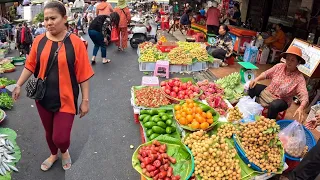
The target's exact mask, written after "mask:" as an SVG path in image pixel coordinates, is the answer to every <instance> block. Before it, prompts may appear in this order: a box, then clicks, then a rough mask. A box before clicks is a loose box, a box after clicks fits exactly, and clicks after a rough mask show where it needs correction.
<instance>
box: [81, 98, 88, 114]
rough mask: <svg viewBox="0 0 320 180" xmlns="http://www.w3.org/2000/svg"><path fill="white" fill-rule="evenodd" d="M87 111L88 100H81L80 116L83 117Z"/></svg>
mask: <svg viewBox="0 0 320 180" xmlns="http://www.w3.org/2000/svg"><path fill="white" fill-rule="evenodd" d="M88 112H89V101H87V100H82V102H81V105H80V118H82V117H84V116H85V115H86V114H88Z"/></svg>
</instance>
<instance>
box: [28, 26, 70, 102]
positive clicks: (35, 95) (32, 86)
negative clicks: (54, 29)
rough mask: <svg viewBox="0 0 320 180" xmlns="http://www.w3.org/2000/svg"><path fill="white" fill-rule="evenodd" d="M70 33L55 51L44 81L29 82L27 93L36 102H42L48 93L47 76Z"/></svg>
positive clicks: (31, 80)
mask: <svg viewBox="0 0 320 180" xmlns="http://www.w3.org/2000/svg"><path fill="white" fill-rule="evenodd" d="M70 34H71V33H70V32H68V33H67V34H66V36H65V37H64V39H63V41H62V43H61V45H60V46H59V47H58V49H57V50H56V51H55V53H54V56H53V58H52V61H51V64H50V65H49V68H48V69H47V71H46V73H45V76H44V79H41V78H31V79H29V81H28V82H27V85H26V91H27V97H29V98H31V99H34V100H42V99H43V97H44V94H45V92H46V80H47V76H48V74H49V72H50V70H51V68H52V66H53V63H54V62H55V60H56V58H57V55H58V52H59V50H60V48H61V47H62V45H63V44H64V41H65V40H66V38H67V37H69V36H70Z"/></svg>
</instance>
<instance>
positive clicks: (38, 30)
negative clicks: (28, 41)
mask: <svg viewBox="0 0 320 180" xmlns="http://www.w3.org/2000/svg"><path fill="white" fill-rule="evenodd" d="M45 32H46V28H45V27H43V25H42V24H41V23H39V27H38V29H37V30H36V32H35V33H34V36H37V35H40V34H44V33H45Z"/></svg>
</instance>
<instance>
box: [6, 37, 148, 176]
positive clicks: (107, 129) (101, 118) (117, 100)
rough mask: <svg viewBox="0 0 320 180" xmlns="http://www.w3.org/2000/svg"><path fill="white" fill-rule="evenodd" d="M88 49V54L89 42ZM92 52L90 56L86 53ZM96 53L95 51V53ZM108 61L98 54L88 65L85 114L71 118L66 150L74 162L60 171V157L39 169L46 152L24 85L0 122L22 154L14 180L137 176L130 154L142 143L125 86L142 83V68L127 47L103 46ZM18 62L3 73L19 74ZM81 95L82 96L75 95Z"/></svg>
mask: <svg viewBox="0 0 320 180" xmlns="http://www.w3.org/2000/svg"><path fill="white" fill-rule="evenodd" d="M85 39H87V40H88V42H89V47H88V52H89V54H91V52H92V48H93V44H92V41H91V40H90V39H89V38H88V37H87V36H85ZM89 56H90V57H91V55H89ZM99 56H100V55H99V54H98V57H99ZM108 58H110V59H111V60H112V62H111V63H109V64H105V65H103V64H102V63H101V60H99V59H97V60H98V61H97V63H96V65H94V66H93V69H94V71H95V76H94V77H93V78H92V79H91V81H90V83H91V89H90V113H89V114H88V115H87V116H85V117H84V118H82V119H79V118H78V117H77V118H76V119H75V122H74V126H73V131H72V141H71V147H70V153H71V157H72V161H73V163H74V164H73V166H72V168H71V170H69V171H67V172H64V171H63V169H62V167H61V159H60V160H59V161H58V162H57V163H56V164H54V166H53V167H52V169H50V170H49V171H48V172H42V171H41V170H40V164H41V163H42V162H43V160H45V159H46V158H47V157H48V156H49V155H50V151H49V149H48V147H47V144H46V141H45V136H44V130H43V127H42V124H41V122H40V119H39V116H38V113H37V110H36V108H35V103H34V101H33V100H31V99H28V98H27V97H26V93H25V91H24V87H23V88H22V94H21V97H20V99H19V101H18V102H16V103H15V105H14V108H13V109H12V110H10V111H7V114H8V119H7V120H6V121H5V122H4V123H3V124H2V127H9V128H12V129H14V130H16V132H17V134H18V138H17V143H18V145H19V146H20V148H21V152H22V158H21V160H20V162H19V163H18V164H17V167H18V168H19V169H20V172H19V173H13V176H12V179H16V180H44V179H45V180H63V179H68V180H111V179H119V180H124V179H134V180H136V179H139V178H140V176H139V174H138V173H137V172H136V171H135V170H134V169H133V168H132V165H131V157H132V154H133V152H134V149H130V145H134V146H135V148H137V147H138V146H139V145H140V143H141V140H140V139H141V138H140V134H139V128H138V126H137V125H136V124H135V123H134V120H133V111H132V107H131V105H130V88H131V86H133V85H139V84H140V83H141V77H142V76H143V73H141V72H139V69H138V63H137V54H136V50H133V49H132V48H131V47H129V48H128V49H127V50H126V51H125V52H121V53H120V52H118V51H117V49H116V47H114V46H111V47H108ZM22 68H23V67H18V68H17V71H16V72H14V73H10V74H5V75H4V76H5V77H8V78H11V79H18V77H19V75H20V73H21V70H22ZM80 99H81V98H80Z"/></svg>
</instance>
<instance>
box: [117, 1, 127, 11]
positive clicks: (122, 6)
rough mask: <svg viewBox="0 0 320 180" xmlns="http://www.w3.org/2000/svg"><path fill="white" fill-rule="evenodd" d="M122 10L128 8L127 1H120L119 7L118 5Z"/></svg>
mask: <svg viewBox="0 0 320 180" xmlns="http://www.w3.org/2000/svg"><path fill="white" fill-rule="evenodd" d="M117 6H118V7H119V8H120V9H123V8H125V7H127V1H126V0H118V5H117Z"/></svg>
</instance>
